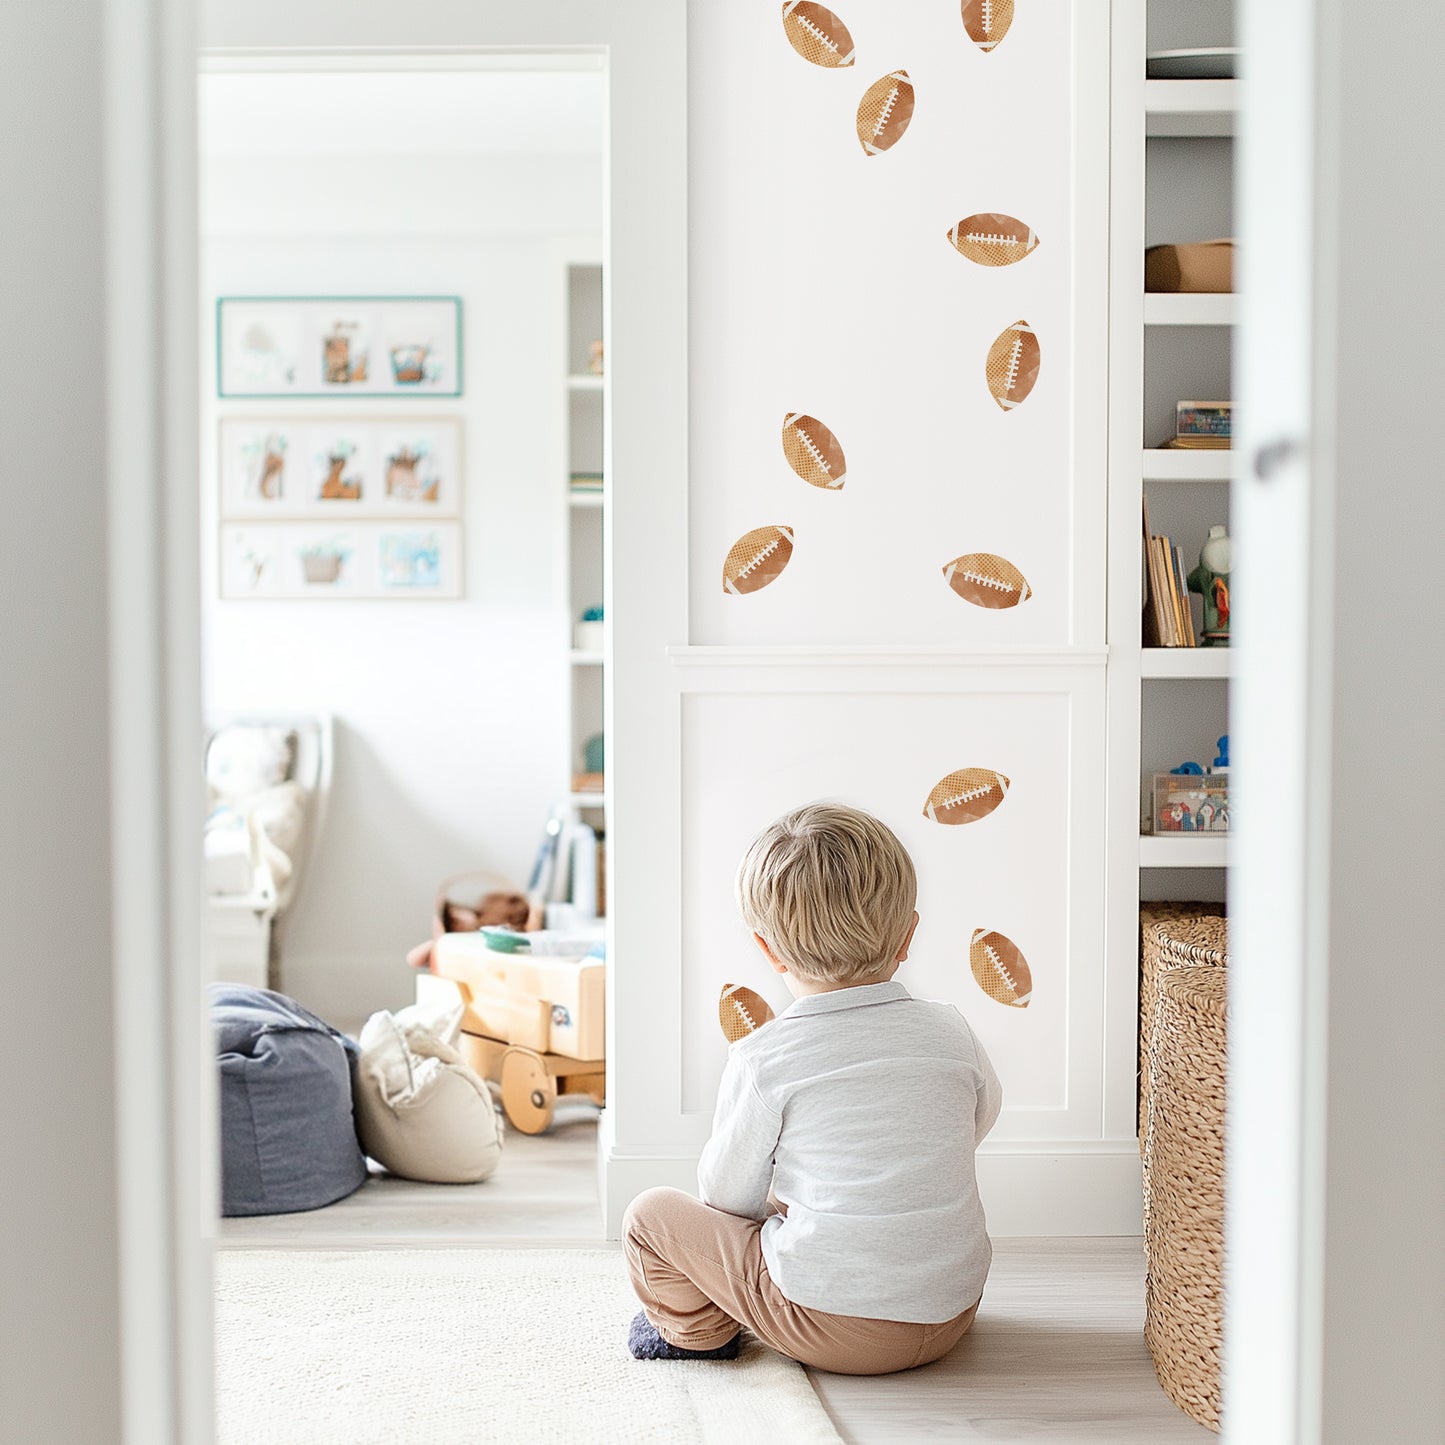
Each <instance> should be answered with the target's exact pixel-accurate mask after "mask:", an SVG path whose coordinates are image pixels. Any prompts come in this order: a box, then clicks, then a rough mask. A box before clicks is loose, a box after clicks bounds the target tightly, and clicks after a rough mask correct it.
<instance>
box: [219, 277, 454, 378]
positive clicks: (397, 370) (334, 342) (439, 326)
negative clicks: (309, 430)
mask: <svg viewBox="0 0 1445 1445" xmlns="http://www.w3.org/2000/svg"><path fill="white" fill-rule="evenodd" d="M216 384H217V392H218V395H220V396H223V397H282V396H297V397H316V396H327V397H331V396H348V397H350V396H460V395H461V394H462V303H461V301H460V299H459V298H457V297H455V296H222V297H221V298H220V299H219V300H218V301H217V302H216Z"/></svg>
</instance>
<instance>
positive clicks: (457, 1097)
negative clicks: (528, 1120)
mask: <svg viewBox="0 0 1445 1445" xmlns="http://www.w3.org/2000/svg"><path fill="white" fill-rule="evenodd" d="M461 1019H462V1010H461V1007H460V1006H457V1007H455V1008H453V1009H450V1010H447V1011H446V1012H444V1013H438V1012H436V1011H435V1010H432V1011H426V1010H422V1009H419V1008H416V1007H412V1008H406V1009H402V1010H401V1012H400V1013H397V1014H390V1013H386V1012H382V1013H376V1014H373V1015H372V1016H371V1018H370V1019H368V1020H367V1023H366V1027H365V1028H364V1029H362V1031H361V1058H360V1060H359V1062H358V1064H357V1069H356V1095H355V1105H356V1133H357V1136H358V1138H359V1139H360V1140H361V1147H362V1148H363V1149H364V1150H365V1151H366V1153H367V1154H368V1155H369V1156H370V1157H371V1158H373V1159H375V1160H376V1162H377V1163H378V1164H380V1165H381V1166H382V1167H383V1168H384V1169H386V1170H388V1171H389V1172H390V1173H392V1174H399V1175H401V1176H402V1177H403V1178H405V1179H419V1180H422V1181H424V1182H426V1183H429V1184H475V1183H477V1182H478V1181H479V1180H482V1179H485V1178H486V1177H487V1176H488V1175H489V1174H490V1173H491V1172H492V1171H493V1170H494V1169H495V1168H496V1167H497V1161H498V1160H499V1159H500V1158H501V1155H502V1128H501V1123H500V1122H499V1120H498V1118H497V1110H496V1106H495V1105H494V1104H493V1102H492V1095H491V1091H490V1090H489V1089H488V1088H487V1084H486V1081H485V1080H484V1079H483V1078H482V1077H481V1075H479V1074H478V1073H476V1072H475V1071H474V1070H472V1069H471V1068H469V1067H468V1066H467V1064H466V1063H465V1062H464V1061H463V1059H462V1056H461V1055H460V1054H459V1053H458V1052H457V1050H456V1047H455V1044H456V1041H457V1035H458V1032H459V1031H460V1029H461Z"/></svg>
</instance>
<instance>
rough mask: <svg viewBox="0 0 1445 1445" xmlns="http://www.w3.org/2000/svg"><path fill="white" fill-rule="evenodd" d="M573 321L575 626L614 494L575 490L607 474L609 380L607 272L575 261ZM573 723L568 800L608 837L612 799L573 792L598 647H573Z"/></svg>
mask: <svg viewBox="0 0 1445 1445" xmlns="http://www.w3.org/2000/svg"><path fill="white" fill-rule="evenodd" d="M564 285H565V289H566V315H567V368H568V370H567V376H566V379H565V386H566V393H567V398H566V400H567V458H568V474H567V476H566V477H565V478H564V479H563V486H564V487H565V488H566V491H567V558H566V568H565V577H566V587H567V613H568V625H569V628H571V629H572V633H571V640H574V641H575V636H576V631H575V630H576V626H577V623H578V621H579V620H580V619H581V617H582V613H583V612H584V610H585V609H587V608H589V607H598V606H601V604H602V568H603V527H604V524H605V520H606V509H607V492H606V485H605V483H604V485H603V489H602V490H601V491H600V492H599V491H582V490H578V489H577V488H576V479H577V478H579V477H584V476H585V477H598V476H601V475H602V471H603V455H604V452H603V401H604V397H605V394H606V387H607V382H606V378H605V376H603V375H597V374H595V373H594V372H592V371H591V370H589V363H590V359H591V357H590V347H591V343H592V342H593V341H596V340H600V339H601V337H602V267H601V266H600V265H597V264H594V263H591V262H586V263H579V262H572V263H570V264H568V265H567V266H566V268H565V278H564ZM567 670H568V677H569V689H568V691H569V696H570V725H569V730H568V737H569V753H570V755H569V758H568V763H567V772H566V786H567V788H568V789H569V791H568V792H567V794H566V795H565V802H566V805H567V807H568V808H569V809H571V810H572V811H573V812H574V813H575V814H576V816H578V817H580V818H582V819H583V820H584V821H585V822H587V823H589V824H591V826H592V827H594V828H596V829H597V830H598V832H599V833H605V832H606V814H607V805H606V797H605V793H602V794H599V793H579V792H573V791H570V790H571V788H572V779H573V777H574V776H575V775H576V774H578V773H581V772H583V771H584V754H585V750H586V745H587V739H588V738H590V737H593V736H595V735H597V734H600V733H601V732H602V707H603V703H602V698H603V687H604V681H605V678H604V673H605V663H604V655H603V653H602V652H601V651H599V650H596V649H594V648H591V647H588V648H578V647H576V646H575V645H573V646H571V647H570V649H569V651H568V653H567Z"/></svg>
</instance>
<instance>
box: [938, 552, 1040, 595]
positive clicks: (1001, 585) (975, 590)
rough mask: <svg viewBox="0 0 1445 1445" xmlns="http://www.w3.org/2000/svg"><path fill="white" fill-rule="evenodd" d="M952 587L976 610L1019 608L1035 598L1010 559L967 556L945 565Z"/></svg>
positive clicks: (944, 573)
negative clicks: (980, 608) (979, 608)
mask: <svg viewBox="0 0 1445 1445" xmlns="http://www.w3.org/2000/svg"><path fill="white" fill-rule="evenodd" d="M943 577H944V580H945V581H946V582H947V583H948V585H949V586H950V587H951V588H953V590H954V591H955V592H956V593H957V594H958V595H959V596H960V597H962V598H963V600H964V601H965V602H972V603H973V605H974V606H975V607H992V608H999V607H1017V606H1018V605H1019V603H1020V602H1025V601H1027V600H1028V599H1029V598H1030V597H1032V596H1033V592H1032V591H1031V590H1030V588H1029V584H1028V582H1027V581H1026V580H1025V578H1024V574H1023V573H1022V572H1020V571H1019V569H1018V568H1017V567H1015V566H1014V564H1013V563H1012V562H1010V561H1009V560H1008V558H1007V557H996V556H995V555H994V554H993V553H992V552H966V553H964V555H963V556H962V557H955V558H954V559H953V561H952V562H947V563H945V564H944V568H943Z"/></svg>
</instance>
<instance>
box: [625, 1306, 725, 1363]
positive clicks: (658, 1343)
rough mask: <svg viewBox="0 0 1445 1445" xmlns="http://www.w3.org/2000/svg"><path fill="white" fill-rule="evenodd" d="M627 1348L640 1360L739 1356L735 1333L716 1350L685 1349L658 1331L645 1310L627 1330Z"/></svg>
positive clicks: (718, 1358)
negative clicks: (669, 1341) (670, 1341)
mask: <svg viewBox="0 0 1445 1445" xmlns="http://www.w3.org/2000/svg"><path fill="white" fill-rule="evenodd" d="M627 1348H628V1349H629V1350H631V1351H632V1354H633V1357H634V1358H635V1359H639V1360H735V1359H737V1357H738V1336H737V1335H734V1336H733V1337H732V1339H730V1340H729V1341H728V1342H727V1343H726V1344H725V1345H719V1346H718V1347H717V1349H715V1350H684V1349H683V1348H682V1347H681V1346H680V1345H670V1344H668V1342H667V1341H666V1340H665V1339H663V1338H662V1336H661V1335H660V1334H658V1332H657V1326H656V1325H654V1324H653V1323H652V1321H651V1320H650V1319H648V1318H647V1314H646V1312H645V1311H644V1310H638V1312H637V1318H636V1319H634V1320H633V1321H632V1328H631V1329H629V1330H628V1332H627Z"/></svg>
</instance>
